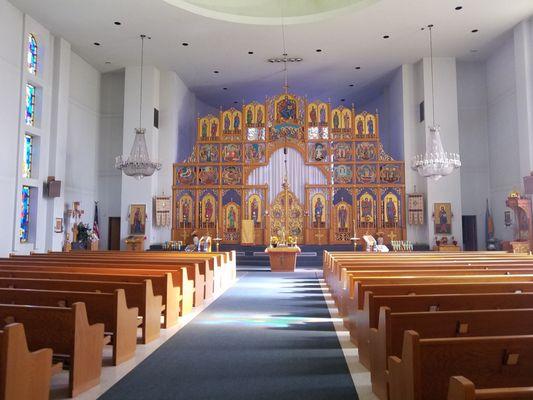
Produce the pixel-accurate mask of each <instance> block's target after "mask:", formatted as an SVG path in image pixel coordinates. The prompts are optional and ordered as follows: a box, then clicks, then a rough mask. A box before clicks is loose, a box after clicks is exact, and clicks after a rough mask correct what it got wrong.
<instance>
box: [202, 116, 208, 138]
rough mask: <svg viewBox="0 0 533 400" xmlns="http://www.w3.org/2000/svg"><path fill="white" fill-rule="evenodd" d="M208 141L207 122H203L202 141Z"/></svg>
mask: <svg viewBox="0 0 533 400" xmlns="http://www.w3.org/2000/svg"><path fill="white" fill-rule="evenodd" d="M205 139H207V121H206V120H204V121H203V122H202V140H205Z"/></svg>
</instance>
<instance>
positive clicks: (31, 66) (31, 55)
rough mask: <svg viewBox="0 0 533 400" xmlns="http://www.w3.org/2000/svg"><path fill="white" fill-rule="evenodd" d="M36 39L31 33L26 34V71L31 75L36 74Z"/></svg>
mask: <svg viewBox="0 0 533 400" xmlns="http://www.w3.org/2000/svg"><path fill="white" fill-rule="evenodd" d="M37 51H38V47H37V40H36V39H35V36H33V34H31V33H30V34H29V35H28V55H27V59H28V71H29V73H30V74H32V75H37Z"/></svg>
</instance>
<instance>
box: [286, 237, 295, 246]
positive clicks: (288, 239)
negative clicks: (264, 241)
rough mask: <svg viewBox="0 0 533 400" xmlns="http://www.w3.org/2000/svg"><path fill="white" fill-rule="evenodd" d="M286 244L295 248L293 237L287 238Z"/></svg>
mask: <svg viewBox="0 0 533 400" xmlns="http://www.w3.org/2000/svg"><path fill="white" fill-rule="evenodd" d="M287 244H288V245H289V246H291V247H292V246H296V238H295V237H294V236H289V237H288V238H287Z"/></svg>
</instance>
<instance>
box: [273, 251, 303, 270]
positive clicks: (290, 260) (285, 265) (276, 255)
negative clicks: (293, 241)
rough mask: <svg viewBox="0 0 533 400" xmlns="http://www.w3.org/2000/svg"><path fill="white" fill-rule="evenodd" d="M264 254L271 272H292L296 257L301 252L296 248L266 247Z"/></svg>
mask: <svg viewBox="0 0 533 400" xmlns="http://www.w3.org/2000/svg"><path fill="white" fill-rule="evenodd" d="M265 252H266V253H268V256H269V258H270V270H271V271H272V272H294V269H295V268H296V257H297V256H298V254H300V253H301V252H302V251H301V250H300V248H299V247H298V246H294V247H267V248H266V249H265Z"/></svg>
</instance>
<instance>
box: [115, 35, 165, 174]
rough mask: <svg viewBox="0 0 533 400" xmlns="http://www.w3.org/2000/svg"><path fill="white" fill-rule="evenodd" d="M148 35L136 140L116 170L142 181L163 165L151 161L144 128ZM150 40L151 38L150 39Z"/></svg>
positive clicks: (142, 44) (120, 157)
mask: <svg viewBox="0 0 533 400" xmlns="http://www.w3.org/2000/svg"><path fill="white" fill-rule="evenodd" d="M146 38H147V36H146V35H141V83H140V101H139V104H140V106H139V127H138V128H135V140H134V141H133V146H132V147H131V151H130V155H129V156H118V157H117V158H116V159H115V168H117V169H120V170H121V171H122V172H124V174H125V175H127V176H132V177H134V178H137V179H139V180H140V179H142V178H144V177H146V176H152V175H153V174H154V172H155V171H156V170H157V171H158V170H160V169H161V164H160V163H158V162H153V161H151V160H150V155H149V154H148V147H147V146H146V138H145V136H144V134H145V132H146V130H145V129H144V128H142V101H143V67H144V39H146ZM148 39H150V38H148Z"/></svg>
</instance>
